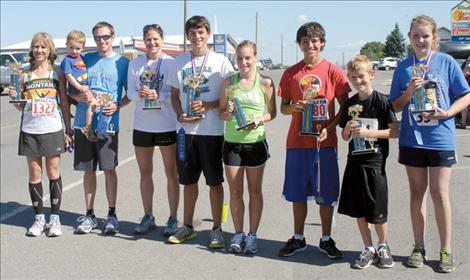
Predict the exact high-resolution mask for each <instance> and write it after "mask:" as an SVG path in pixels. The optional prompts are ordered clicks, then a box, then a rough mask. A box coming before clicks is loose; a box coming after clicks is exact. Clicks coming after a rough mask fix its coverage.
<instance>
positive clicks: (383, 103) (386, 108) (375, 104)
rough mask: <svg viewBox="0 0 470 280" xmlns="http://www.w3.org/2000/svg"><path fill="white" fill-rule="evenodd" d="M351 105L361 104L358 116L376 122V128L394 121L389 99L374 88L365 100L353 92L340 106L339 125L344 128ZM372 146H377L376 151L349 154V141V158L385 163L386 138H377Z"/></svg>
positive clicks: (349, 118)
mask: <svg viewBox="0 0 470 280" xmlns="http://www.w3.org/2000/svg"><path fill="white" fill-rule="evenodd" d="M353 105H361V106H362V111H361V112H360V113H359V115H358V117H359V118H361V119H362V120H364V121H365V120H367V121H369V122H374V123H376V124H377V130H382V129H387V128H389V126H388V124H390V123H393V122H396V121H397V119H396V116H395V112H394V111H393V108H392V105H391V104H390V101H388V98H387V96H385V95H384V94H382V93H380V92H378V91H376V90H374V91H373V92H372V94H371V95H370V96H369V97H368V98H367V99H366V100H362V101H361V100H360V99H359V94H355V95H354V96H352V97H350V98H349V99H348V100H347V101H346V102H345V103H344V104H343V106H342V107H341V118H340V121H339V126H340V127H341V128H344V127H345V126H346V124H347V122H348V121H350V120H351V119H352V116H350V115H349V114H348V111H349V107H351V106H353ZM373 146H374V147H376V148H378V151H379V152H378V153H369V154H364V155H351V152H352V151H353V150H354V144H353V140H352V139H351V140H350V141H349V152H348V158H349V160H353V161H355V160H357V161H360V162H361V163H369V164H374V163H376V164H379V165H381V163H382V162H383V163H385V159H386V158H387V157H388V151H389V144H388V139H381V138H379V139H377V140H376V141H374V142H373Z"/></svg>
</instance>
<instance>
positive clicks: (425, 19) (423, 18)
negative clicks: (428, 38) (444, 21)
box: [410, 15, 439, 51]
mask: <svg viewBox="0 0 470 280" xmlns="http://www.w3.org/2000/svg"><path fill="white" fill-rule="evenodd" d="M417 24H422V25H427V26H430V27H431V30H432V35H434V36H435V39H434V40H433V42H432V45H431V49H432V50H433V51H435V50H437V48H438V47H439V36H438V34H437V27H436V22H435V21H434V20H433V19H432V18H431V17H429V16H427V15H419V16H416V17H414V18H413V19H412V20H411V24H410V32H411V29H413V26H415V25H417Z"/></svg>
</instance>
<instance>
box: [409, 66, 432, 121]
mask: <svg viewBox="0 0 470 280" xmlns="http://www.w3.org/2000/svg"><path fill="white" fill-rule="evenodd" d="M426 69H427V67H426V65H424V64H419V65H415V66H413V69H412V74H413V77H419V78H421V77H424V75H425V73H426ZM429 83H431V85H428V84H429ZM433 85H434V87H433ZM411 105H412V106H411V113H413V114H418V113H423V112H428V113H435V112H436V110H435V109H434V107H435V106H436V105H437V99H436V83H435V82H431V81H426V82H425V84H424V86H422V87H421V88H419V89H418V90H417V91H415V92H413V99H412V104H411Z"/></svg>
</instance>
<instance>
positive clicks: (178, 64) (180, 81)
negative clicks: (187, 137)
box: [168, 51, 234, 136]
mask: <svg viewBox="0 0 470 280" xmlns="http://www.w3.org/2000/svg"><path fill="white" fill-rule="evenodd" d="M194 60H195V65H196V73H193V66H192V63H191V52H186V53H185V54H183V55H180V56H178V57H176V58H175V63H174V65H173V66H174V69H173V70H172V71H171V72H170V76H169V78H168V85H170V86H172V87H174V88H177V89H179V91H180V92H179V98H180V101H181V106H182V108H185V107H186V94H187V92H188V87H187V86H186V82H185V79H186V78H187V77H189V76H195V75H197V76H199V73H200V72H201V67H202V63H203V60H204V56H199V57H195V58H194ZM233 72H234V70H233V67H232V64H231V63H230V61H229V60H228V59H227V58H226V57H225V56H223V55H221V54H218V53H215V52H213V51H210V53H209V56H208V57H207V62H206V65H205V67H204V71H203V73H202V78H201V82H200V85H199V89H200V96H199V97H198V98H197V100H202V101H215V100H218V99H219V96H220V85H221V83H222V80H223V79H224V78H225V77H227V76H229V75H231V74H232V73H233ZM204 116H205V117H204V118H203V119H201V120H199V121H197V122H194V123H183V124H182V123H179V122H178V123H177V131H178V130H179V129H180V128H181V127H183V128H184V130H185V132H186V134H193V135H212V136H221V135H224V122H223V121H222V120H221V119H220V117H219V110H218V108H214V109H209V110H208V111H206V112H204Z"/></svg>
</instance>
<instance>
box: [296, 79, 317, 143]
mask: <svg viewBox="0 0 470 280" xmlns="http://www.w3.org/2000/svg"><path fill="white" fill-rule="evenodd" d="M319 90H320V89H319V88H316V87H314V88H311V89H308V90H306V91H305V92H304V100H306V101H307V104H306V107H305V108H304V111H303V112H302V128H301V129H300V133H299V135H301V136H319V135H320V133H321V125H320V124H317V125H315V126H314V121H313V112H314V110H315V103H314V99H315V97H317V95H318V91H319Z"/></svg>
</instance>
